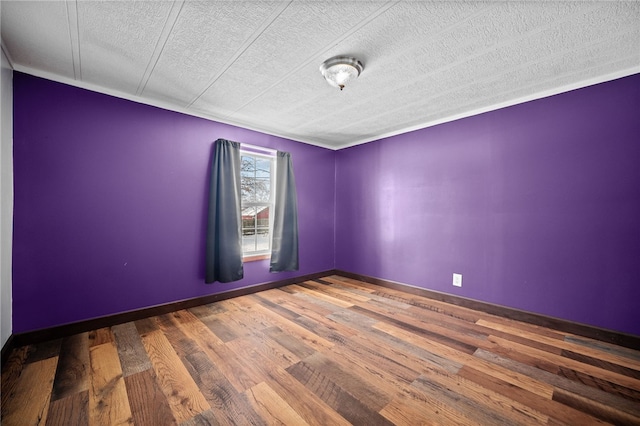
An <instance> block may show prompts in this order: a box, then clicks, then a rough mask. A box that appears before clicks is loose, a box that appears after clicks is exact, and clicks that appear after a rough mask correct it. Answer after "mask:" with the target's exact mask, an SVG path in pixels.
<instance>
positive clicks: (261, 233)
mask: <svg viewBox="0 0 640 426" xmlns="http://www.w3.org/2000/svg"><path fill="white" fill-rule="evenodd" d="M274 161H275V159H274V157H271V156H267V155H261V154H255V153H252V152H246V151H242V152H241V162H242V167H241V178H242V179H241V186H242V254H243V255H244V256H245V257H247V256H257V255H262V254H269V253H270V251H271V227H272V221H271V212H272V211H273V201H274V199H275V197H274V194H273V188H274V185H273V178H274V175H275V173H273V170H274Z"/></svg>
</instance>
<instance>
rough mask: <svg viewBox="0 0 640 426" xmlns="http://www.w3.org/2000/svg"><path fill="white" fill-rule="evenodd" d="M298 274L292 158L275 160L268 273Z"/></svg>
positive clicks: (282, 154)
mask: <svg viewBox="0 0 640 426" xmlns="http://www.w3.org/2000/svg"><path fill="white" fill-rule="evenodd" d="M297 270H298V197H297V195H296V182H295V179H294V177H293V163H292V162H291V154H289V153H288V152H281V151H278V153H277V156H276V202H275V209H274V212H273V237H272V240H271V264H270V266H269V271H270V272H281V271H297Z"/></svg>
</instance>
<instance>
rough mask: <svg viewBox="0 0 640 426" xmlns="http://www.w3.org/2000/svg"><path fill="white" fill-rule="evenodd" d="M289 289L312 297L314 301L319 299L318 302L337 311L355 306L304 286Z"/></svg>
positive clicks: (293, 286) (294, 286)
mask: <svg viewBox="0 0 640 426" xmlns="http://www.w3.org/2000/svg"><path fill="white" fill-rule="evenodd" d="M289 288H290V289H292V290H294V291H295V292H297V293H302V294H306V295H307V296H310V297H312V298H313V299H318V300H321V301H324V302H326V303H329V304H330V305H333V306H335V309H338V308H348V307H350V306H353V303H350V302H345V301H344V300H341V299H338V298H336V297H333V296H329V295H327V294H324V293H322V292H321V291H317V290H313V289H309V288H306V287H302V286H299V285H292V286H289Z"/></svg>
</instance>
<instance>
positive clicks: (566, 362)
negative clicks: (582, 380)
mask: <svg viewBox="0 0 640 426" xmlns="http://www.w3.org/2000/svg"><path fill="white" fill-rule="evenodd" d="M489 340H490V341H491V342H493V343H495V344H496V345H498V346H501V347H503V348H505V349H506V350H507V351H512V352H513V351H516V352H520V353H525V354H528V355H531V356H535V357H537V358H540V359H543V360H547V361H549V362H553V363H555V364H557V365H563V366H565V367H568V368H571V369H572V370H575V371H578V372H581V373H584V374H588V375H591V376H594V377H600V378H602V379H604V380H607V381H609V382H611V383H617V384H619V385H621V386H625V387H627V388H630V389H640V380H638V379H634V378H632V377H628V376H624V375H622V374H619V373H616V372H613V371H609V370H605V369H603V368H599V367H596V366H593V365H589V364H583V363H581V362H579V361H575V360H573V359H569V358H565V357H563V356H560V355H555V354H550V353H548V352H545V351H541V350H539V349H536V348H531V347H529V346H525V345H521V344H519V343H515V342H509V341H507V340H505V339H502V338H500V337H495V336H489Z"/></svg>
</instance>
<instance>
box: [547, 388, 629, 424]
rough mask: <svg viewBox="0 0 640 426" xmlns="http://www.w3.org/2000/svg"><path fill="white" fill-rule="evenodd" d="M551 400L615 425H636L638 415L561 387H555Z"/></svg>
mask: <svg viewBox="0 0 640 426" xmlns="http://www.w3.org/2000/svg"><path fill="white" fill-rule="evenodd" d="M553 400H554V401H557V402H559V403H561V404H564V405H568V406H569V407H573V408H575V409H577V410H579V411H581V412H584V413H588V414H591V415H592V416H594V417H597V418H599V419H602V420H604V421H605V422H609V423H612V424H616V425H633V424H635V425H638V424H640V417H636V416H633V415H631V414H629V413H625V412H624V411H621V410H618V409H616V408H614V407H610V406H608V405H605V404H602V403H600V402H598V401H593V400H591V399H587V398H585V397H582V396H580V395H576V394H574V393H571V392H567V391H565V390H563V389H556V391H555V392H554V393H553Z"/></svg>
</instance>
